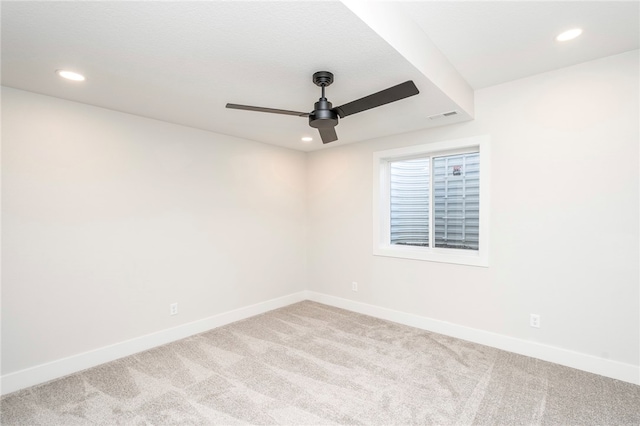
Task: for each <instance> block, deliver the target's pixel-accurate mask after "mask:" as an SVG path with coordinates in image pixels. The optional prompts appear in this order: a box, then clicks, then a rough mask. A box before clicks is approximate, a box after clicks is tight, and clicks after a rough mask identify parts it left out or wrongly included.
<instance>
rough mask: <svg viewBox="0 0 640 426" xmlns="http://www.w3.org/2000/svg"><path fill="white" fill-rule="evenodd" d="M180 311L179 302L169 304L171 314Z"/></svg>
mask: <svg viewBox="0 0 640 426" xmlns="http://www.w3.org/2000/svg"><path fill="white" fill-rule="evenodd" d="M177 313H178V304H177V303H172V304H170V305H169V315H176V314H177Z"/></svg>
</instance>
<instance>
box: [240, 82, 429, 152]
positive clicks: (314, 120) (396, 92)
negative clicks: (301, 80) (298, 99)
mask: <svg viewBox="0 0 640 426" xmlns="http://www.w3.org/2000/svg"><path fill="white" fill-rule="evenodd" d="M313 82H314V83H315V84H316V85H317V86H320V88H321V89H322V96H321V97H320V99H319V100H318V102H316V103H315V105H314V110H313V111H311V112H299V111H289V110H285V109H275V108H263V107H257V106H250V105H238V104H227V108H231V109H242V110H247V111H257V112H270V113H273V114H286V115H295V116H298V117H309V125H310V126H311V127H315V128H316V129H318V131H319V132H320V137H321V138H322V143H329V142H333V141H336V140H338V135H337V134H336V129H335V127H336V126H337V125H338V117H340V118H344V117H347V116H349V115H353V114H356V113H358V112H362V111H366V110H368V109H371V108H376V107H379V106H382V105H385V104H389V103H391V102H395V101H399V100H401V99H404V98H408V97H409V96H413V95H417V94H418V93H420V92H419V91H418V88H417V87H416V85H415V84H414V83H413V81H411V80H409V81H405V82H404V83H400V84H398V85H396V86H393V87H389V88H388V89H384V90H381V91H380V92H377V93H374V94H372V95H369V96H365V97H364V98H360V99H357V100H355V101H352V102H349V103H346V104H344V105H341V106H339V107H335V108H333V107H332V104H331V102H329V101H328V100H327V98H326V97H325V96H324V88H325V87H327V86H329V85H331V83H333V74H332V73H330V72H329V71H318V72H316V73H314V74H313Z"/></svg>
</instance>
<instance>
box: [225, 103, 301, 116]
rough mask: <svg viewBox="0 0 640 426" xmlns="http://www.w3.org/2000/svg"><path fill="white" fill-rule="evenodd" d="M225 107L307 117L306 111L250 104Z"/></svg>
mask: <svg viewBox="0 0 640 426" xmlns="http://www.w3.org/2000/svg"><path fill="white" fill-rule="evenodd" d="M227 108H231V109H242V110H245V111H257V112H270V113H273V114H285V115H296V116H298V117H308V116H309V113H308V112H300V111H289V110H287V109H275V108H263V107H257V106H251V105H238V104H227Z"/></svg>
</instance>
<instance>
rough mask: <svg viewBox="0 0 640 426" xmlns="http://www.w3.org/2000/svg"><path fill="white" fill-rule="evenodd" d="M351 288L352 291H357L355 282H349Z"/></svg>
mask: <svg viewBox="0 0 640 426" xmlns="http://www.w3.org/2000/svg"><path fill="white" fill-rule="evenodd" d="M351 290H353V291H358V283H357V282H355V281H354V282H352V283H351Z"/></svg>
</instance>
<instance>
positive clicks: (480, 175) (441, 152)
mask: <svg viewBox="0 0 640 426" xmlns="http://www.w3.org/2000/svg"><path fill="white" fill-rule="evenodd" d="M488 161H489V138H488V137H487V136H482V137H474V138H466V139H458V140H453V141H445V142H436V143H431V144H426V145H419V146H412V147H408V148H400V149H394V150H388V151H381V152H376V153H374V179H375V181H374V182H375V184H374V254H376V255H382V256H394V257H404V258H410V259H419V260H431V261H437V262H448V263H459V264H465V265H474V266H488V232H487V231H488V230H487V226H488V204H489V195H488V187H489V186H488V185H489V181H488V176H489V173H488V171H489V168H488V167H489V166H488Z"/></svg>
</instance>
